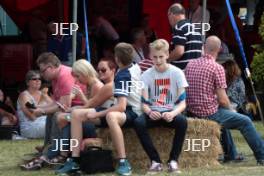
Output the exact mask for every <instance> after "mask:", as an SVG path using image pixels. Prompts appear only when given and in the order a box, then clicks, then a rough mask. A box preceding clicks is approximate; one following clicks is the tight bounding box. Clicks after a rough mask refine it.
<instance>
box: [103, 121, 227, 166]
mask: <svg viewBox="0 0 264 176" xmlns="http://www.w3.org/2000/svg"><path fill="white" fill-rule="evenodd" d="M149 132H150V136H151V137H152V140H153V143H154V145H155V147H156V148H157V150H158V152H159V154H160V157H161V159H162V161H163V162H164V163H166V162H167V160H168V157H169V153H170V150H171V146H172V140H173V136H174V129H170V128H164V127H159V128H152V129H149ZM123 133H124V139H125V146H126V153H127V157H128V159H129V161H130V162H131V164H132V166H133V167H134V168H141V169H142V168H143V169H145V168H147V167H148V166H149V164H150V161H149V159H148V157H147V155H146V153H145V151H144V150H143V148H142V146H141V144H140V142H139V139H138V137H137V135H136V133H135V131H134V129H124V130H123ZM98 137H101V138H102V139H103V147H105V148H110V149H113V147H112V141H111V137H110V133H109V131H108V129H99V131H98ZM187 139H188V140H190V141H192V140H193V139H194V140H195V139H198V140H196V142H197V145H196V146H194V149H195V150H200V151H184V150H187V149H188V140H187ZM199 139H208V140H209V141H210V143H211V145H210V146H209V147H207V148H204V151H202V149H203V148H202V146H201V145H200V146H199V145H198V144H199V143H200V144H201V141H199ZM219 139H220V126H219V125H218V124H217V123H215V122H213V121H208V120H201V119H192V118H188V129H187V134H186V137H185V142H184V146H183V151H182V153H181V156H180V158H179V165H180V167H181V168H190V167H204V166H216V165H219V162H218V161H217V159H218V155H219V154H220V153H222V148H221V145H220V142H219ZM113 151H114V150H113ZM114 153H115V151H114Z"/></svg>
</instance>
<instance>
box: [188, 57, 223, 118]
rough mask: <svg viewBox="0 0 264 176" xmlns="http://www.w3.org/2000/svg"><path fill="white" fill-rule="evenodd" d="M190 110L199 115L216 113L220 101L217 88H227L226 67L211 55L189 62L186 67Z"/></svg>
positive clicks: (204, 115) (205, 115)
mask: <svg viewBox="0 0 264 176" xmlns="http://www.w3.org/2000/svg"><path fill="white" fill-rule="evenodd" d="M185 75H186V79H187V81H188V83H189V87H187V89H186V90H187V106H188V111H190V112H191V113H193V114H195V115H197V116H198V117H207V116H209V115H212V114H214V113H216V111H217V110H218V106H219V103H218V101H217V96H216V89H218V88H226V87H227V85H226V78H225V70H224V68H223V67H222V66H221V65H219V64H218V63H216V62H215V61H214V58H213V57H212V56H211V55H204V56H203V57H201V58H200V59H195V60H192V61H191V62H189V64H188V65H187V67H186V69H185Z"/></svg>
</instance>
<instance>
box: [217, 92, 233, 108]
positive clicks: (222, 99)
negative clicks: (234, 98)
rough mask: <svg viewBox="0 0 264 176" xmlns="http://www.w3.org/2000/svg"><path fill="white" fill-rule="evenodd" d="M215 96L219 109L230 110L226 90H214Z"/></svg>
mask: <svg viewBox="0 0 264 176" xmlns="http://www.w3.org/2000/svg"><path fill="white" fill-rule="evenodd" d="M216 95H217V99H218V103H219V105H220V106H221V107H224V108H227V109H231V106H230V101H229V98H228V96H227V94H226V90H225V89H223V88H218V89H216Z"/></svg>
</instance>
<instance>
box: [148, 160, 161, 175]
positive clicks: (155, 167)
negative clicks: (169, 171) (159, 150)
mask: <svg viewBox="0 0 264 176" xmlns="http://www.w3.org/2000/svg"><path fill="white" fill-rule="evenodd" d="M162 170H163V167H162V164H161V163H158V162H156V161H152V162H151V166H150V168H149V170H148V173H147V174H151V175H152V174H157V173H159V172H161V171H162Z"/></svg>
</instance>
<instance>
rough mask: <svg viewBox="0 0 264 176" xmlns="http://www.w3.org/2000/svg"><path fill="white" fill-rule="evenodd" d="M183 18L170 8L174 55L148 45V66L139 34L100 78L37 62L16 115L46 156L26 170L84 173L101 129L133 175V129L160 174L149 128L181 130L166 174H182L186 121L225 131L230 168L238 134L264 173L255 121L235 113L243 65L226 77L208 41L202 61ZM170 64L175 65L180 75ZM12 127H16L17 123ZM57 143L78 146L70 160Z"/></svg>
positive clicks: (46, 56) (53, 59) (80, 67)
mask: <svg viewBox="0 0 264 176" xmlns="http://www.w3.org/2000/svg"><path fill="white" fill-rule="evenodd" d="M184 14H185V11H184V9H183V7H182V6H181V5H180V4H174V5H172V6H171V7H170V9H169V11H168V19H169V22H170V24H171V26H172V27H173V29H174V30H173V43H174V49H173V51H172V52H169V44H168V42H167V41H166V40H164V39H157V40H155V41H153V42H152V43H150V44H149V47H148V51H149V58H150V59H147V60H144V59H143V56H144V55H143V50H142V48H140V47H138V45H139V44H140V42H141V41H139V40H137V39H140V38H141V37H140V36H142V34H143V32H142V31H141V30H137V31H135V33H134V34H135V35H134V39H135V40H134V43H133V45H131V44H128V43H123V42H121V43H118V44H117V45H116V46H115V48H114V60H111V59H107V58H103V59H101V60H100V62H99V63H98V66H97V71H96V70H95V69H94V67H93V66H92V65H91V64H90V63H89V62H88V61H86V60H84V59H80V60H78V61H76V62H75V63H73V66H72V68H71V67H68V66H65V65H62V64H61V63H60V60H59V58H58V57H57V56H56V55H55V54H53V53H51V52H44V53H42V54H41V55H40V56H39V57H38V59H37V65H38V67H39V71H29V72H28V73H27V75H26V84H27V90H25V91H23V92H22V93H21V94H20V95H19V98H18V101H17V115H18V117H19V124H20V128H21V134H22V135H23V136H24V137H27V138H40V137H44V145H43V146H44V148H45V150H43V148H39V149H40V150H41V151H45V152H42V154H41V156H39V157H37V158H35V159H33V160H32V161H30V162H28V163H25V164H23V165H21V168H22V169H25V170H36V169H40V168H41V167H42V166H43V164H44V163H48V164H63V165H62V166H61V167H59V168H58V169H56V171H55V173H56V174H67V173H72V172H76V171H78V170H79V169H80V167H79V166H80V151H81V141H82V139H83V138H93V137H96V132H95V127H108V128H109V131H110V134H111V138H112V141H113V145H114V147H115V149H116V151H117V155H116V157H117V158H118V162H117V169H116V173H117V174H119V175H130V174H131V171H132V168H131V165H130V164H129V161H128V159H127V157H126V151H125V144H124V136H123V133H122V128H123V127H133V128H134V129H135V131H136V133H137V136H138V137H139V140H140V142H141V144H142V146H143V148H144V150H145V151H146V153H147V155H148V157H149V159H150V162H151V164H150V168H149V172H150V173H157V172H161V171H163V165H162V161H161V159H160V157H159V154H158V152H157V150H156V149H155V147H154V145H153V142H152V140H151V137H150V135H149V133H148V128H150V127H156V126H165V127H169V128H173V129H175V135H174V138H173V141H172V148H171V152H170V154H169V159H168V161H167V167H168V171H169V172H170V173H179V172H180V170H179V167H178V158H179V156H180V154H181V151H182V146H183V143H184V139H185V134H186V129H187V126H188V124H187V120H186V116H191V117H197V118H206V119H209V120H213V121H216V122H217V123H219V124H220V125H221V126H222V128H223V129H222V139H223V141H225V143H224V145H225V146H223V148H224V150H225V149H226V150H225V151H224V152H225V155H226V156H225V158H226V159H228V160H237V159H238V160H239V159H240V158H239V157H238V156H239V155H238V153H237V150H236V147H235V144H234V143H233V140H232V136H231V133H230V131H229V129H238V130H239V131H240V132H241V134H242V135H243V136H244V138H245V139H246V141H247V143H248V145H249V146H250V148H251V150H252V151H253V153H254V156H255V158H256V160H257V164H259V165H262V166H263V165H264V142H263V140H262V138H261V137H260V135H259V134H258V133H257V131H256V129H255V127H254V124H253V122H252V121H251V119H250V118H249V117H248V116H247V115H243V114H240V113H237V112H236V111H240V109H243V108H244V102H245V99H244V97H245V90H244V84H243V82H241V78H240V71H239V69H238V67H237V64H236V63H235V62H234V61H228V62H229V63H227V64H224V67H225V69H224V67H223V66H221V65H220V64H218V63H217V62H216V59H217V56H218V53H219V52H220V50H221V43H222V42H221V40H220V39H219V38H218V37H216V36H209V37H208V38H207V39H206V42H205V44H204V46H203V48H204V49H203V53H202V50H201V48H202V41H201V38H200V37H201V35H197V32H195V31H193V33H192V32H188V30H187V29H188V28H189V27H192V25H191V24H190V23H189V22H188V20H186V19H185V15H184ZM185 28H186V29H185ZM184 32H186V33H187V32H188V34H184ZM187 35H188V36H187ZM194 56H195V57H194ZM172 58H177V59H179V60H177V59H176V61H175V59H174V60H173V59H172ZM142 59H143V60H142ZM168 61H174V64H175V65H176V66H178V67H180V68H181V69H180V68H178V67H176V66H174V65H172V64H170V63H169V62H168ZM136 62H138V63H139V64H137V63H136ZM139 65H140V66H141V68H142V70H141V69H140V66H139ZM41 78H43V79H45V80H46V81H49V82H50V83H51V87H52V98H50V97H49V95H48V93H47V92H46V91H41V90H40V88H41ZM139 85H142V86H139ZM227 88H228V89H227ZM226 89H227V90H228V91H227V93H226ZM229 97H230V99H231V101H232V103H231V102H230V100H229ZM0 113H1V111H0ZM11 117H12V118H11ZM6 119H9V121H14V120H12V119H13V116H12V115H9V116H8V118H6ZM55 139H75V140H76V141H78V142H77V144H78V145H77V146H72V151H71V153H70V152H66V151H65V150H69V149H70V142H69V140H68V145H67V144H65V143H64V144H63V145H62V144H61V143H59V145H61V146H62V148H63V151H60V150H55V149H56V148H59V149H60V147H57V146H56V141H55ZM64 142H67V140H66V141H64ZM69 155H71V156H69ZM67 158H68V159H67ZM66 159H67V160H66Z"/></svg>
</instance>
